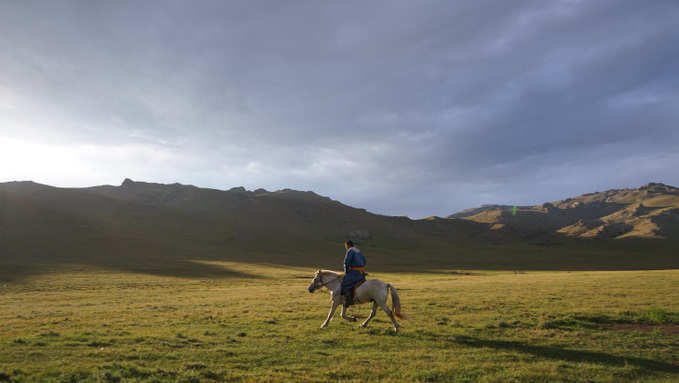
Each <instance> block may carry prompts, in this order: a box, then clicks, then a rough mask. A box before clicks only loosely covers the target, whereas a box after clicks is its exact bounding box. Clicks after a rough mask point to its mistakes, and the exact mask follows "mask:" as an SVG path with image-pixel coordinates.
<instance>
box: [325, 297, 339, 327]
mask: <svg viewBox="0 0 679 383" xmlns="http://www.w3.org/2000/svg"><path fill="white" fill-rule="evenodd" d="M333 295H334V294H333ZM339 304H340V302H339V299H337V297H335V296H333V297H332V304H330V312H329V313H328V318H326V320H325V322H323V324H322V325H321V328H324V327H328V324H330V320H331V319H332V317H333V315H335V310H337V306H339Z"/></svg>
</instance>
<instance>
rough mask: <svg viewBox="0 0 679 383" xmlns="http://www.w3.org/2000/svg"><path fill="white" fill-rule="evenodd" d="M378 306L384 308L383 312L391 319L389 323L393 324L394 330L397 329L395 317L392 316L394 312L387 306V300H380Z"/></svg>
mask: <svg viewBox="0 0 679 383" xmlns="http://www.w3.org/2000/svg"><path fill="white" fill-rule="evenodd" d="M380 307H381V308H382V310H384V312H385V313H387V315H388V316H389V319H391V324H392V325H393V326H394V331H398V329H399V327H401V326H399V324H398V323H396V318H394V314H393V313H392V312H391V310H389V306H387V301H386V300H385V301H384V302H380Z"/></svg>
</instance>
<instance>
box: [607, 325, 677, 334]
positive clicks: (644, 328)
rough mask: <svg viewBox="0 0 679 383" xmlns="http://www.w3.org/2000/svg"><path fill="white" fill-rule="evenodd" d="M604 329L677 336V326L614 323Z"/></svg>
mask: <svg viewBox="0 0 679 383" xmlns="http://www.w3.org/2000/svg"><path fill="white" fill-rule="evenodd" d="M606 329H607V330H619V331H640V332H653V331H658V332H661V333H663V334H671V335H679V324H666V323H658V324H649V323H616V324H610V325H607V326H606Z"/></svg>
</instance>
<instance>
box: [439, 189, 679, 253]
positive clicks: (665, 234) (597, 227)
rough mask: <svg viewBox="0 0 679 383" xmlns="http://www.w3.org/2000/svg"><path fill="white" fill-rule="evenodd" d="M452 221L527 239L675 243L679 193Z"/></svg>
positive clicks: (494, 208)
mask: <svg viewBox="0 0 679 383" xmlns="http://www.w3.org/2000/svg"><path fill="white" fill-rule="evenodd" d="M448 218H450V219H466V220H471V221H474V222H479V223H484V224H487V225H489V228H490V229H491V230H494V231H497V232H499V233H502V234H503V235H506V236H512V235H518V236H521V237H527V238H536V237H539V238H558V237H564V238H577V239H590V240H603V239H613V238H619V239H620V238H625V237H639V238H655V239H667V238H672V239H674V238H677V236H678V235H679V189H677V188H675V187H672V186H667V185H663V184H658V183H651V184H648V185H645V186H642V187H641V188H639V189H621V190H609V191H605V192H600V193H591V194H585V195H582V196H580V197H575V198H569V199H565V200H563V201H557V202H552V203H545V204H543V205H541V206H521V207H516V208H514V207H513V206H500V205H487V206H482V207H480V208H477V209H470V210H466V211H463V212H461V213H458V214H453V215H451V216H449V217H448Z"/></svg>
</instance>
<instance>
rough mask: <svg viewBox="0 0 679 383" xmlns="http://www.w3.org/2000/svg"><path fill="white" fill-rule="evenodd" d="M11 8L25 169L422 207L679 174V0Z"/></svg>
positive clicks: (554, 194) (15, 132) (420, 210)
mask: <svg viewBox="0 0 679 383" xmlns="http://www.w3.org/2000/svg"><path fill="white" fill-rule="evenodd" d="M0 11H1V12H0V49H2V51H3V52H6V54H3V55H2V56H1V57H0V112H1V113H0V137H1V138H2V139H4V140H5V149H6V150H5V153H6V154H5V156H6V157H9V156H10V154H7V153H10V151H9V148H10V146H11V148H13V149H12V151H11V155H12V156H15V157H16V156H18V157H20V159H22V160H23V161H19V162H21V163H26V164H29V165H30V166H28V165H27V166H26V167H25V168H24V169H21V168H18V167H17V168H14V169H12V170H11V171H10V170H5V173H4V174H3V173H0V178H2V179H4V180H11V179H13V178H20V179H25V178H34V179H36V178H37V179H36V181H42V182H45V183H51V184H55V185H65V186H66V185H67V186H85V185H93V184H100V183H118V182H120V180H122V178H124V177H132V178H135V177H136V178H138V179H143V180H149V181H158V182H183V183H192V184H196V185H199V186H207V187H217V188H230V187H232V186H236V185H245V186H246V187H248V188H252V189H255V188H259V187H265V188H268V189H279V188H285V187H290V188H296V189H305V190H314V191H316V192H318V193H320V194H324V195H328V196H331V197H332V198H335V199H338V200H341V201H342V202H345V203H348V204H351V205H354V206H357V207H364V208H367V209H368V210H370V211H374V212H378V213H384V214H391V215H410V216H412V217H423V216H428V215H447V214H450V213H453V212H455V211H458V210H462V209H465V208H468V207H473V206H476V205H480V204H483V203H508V204H511V203H517V204H539V203H542V202H546V201H550V200H556V199H559V198H565V197H569V196H573V195H577V194H581V193H586V192H591V191H595V190H600V189H606V188H614V187H636V186H640V185H642V184H644V183H646V182H650V181H657V182H665V183H670V184H679V182H678V181H679V179H678V178H677V176H676V175H675V174H676V172H672V167H673V165H672V164H674V163H676V161H677V159H679V158H678V157H679V153H678V152H677V144H678V143H679V137H677V135H678V133H677V130H676V124H677V122H678V121H679V108H677V106H678V104H679V92H678V90H679V67H677V65H676V62H677V61H679V60H678V59H679V48H677V47H679V41H678V40H679V35H678V34H677V33H676V31H675V26H676V25H679V7H678V6H677V5H676V4H674V2H672V1H661V0H657V1H646V2H643V3H642V2H638V1H605V0H604V1H597V2H585V1H576V0H561V1H550V2H545V1H514V2H504V1H490V0H487V1H475V2H451V1H433V0H428V1H422V2H399V3H394V2H392V1H371V2H357V1H343V2H317V1H286V2H277V1H247V2H241V1H195V2H190V3H188V2H184V1H144V2H136V1H122V2H104V1H95V2H88V1H75V0H74V1H60V2H53V1H22V2H4V3H2V4H0ZM20 149H21V150H20ZM36 158H37V159H40V160H36ZM7 159H8V158H4V160H7ZM41 164H44V165H41ZM49 164H52V167H50V165H49Z"/></svg>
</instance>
